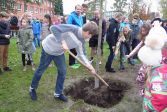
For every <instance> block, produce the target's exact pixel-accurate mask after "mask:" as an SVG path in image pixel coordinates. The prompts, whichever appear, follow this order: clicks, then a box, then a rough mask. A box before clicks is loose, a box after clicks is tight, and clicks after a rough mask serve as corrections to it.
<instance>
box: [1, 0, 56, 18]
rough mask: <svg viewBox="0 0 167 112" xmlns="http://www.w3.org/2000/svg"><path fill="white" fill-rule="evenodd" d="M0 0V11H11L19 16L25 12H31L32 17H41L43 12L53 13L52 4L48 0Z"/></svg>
mask: <svg viewBox="0 0 167 112" xmlns="http://www.w3.org/2000/svg"><path fill="white" fill-rule="evenodd" d="M25 1H26V0H0V11H2V10H4V11H7V12H13V13H14V14H15V15H17V16H18V17H21V15H23V14H24V13H25V12H31V13H32V15H33V17H36V18H39V19H42V18H43V16H44V15H45V14H50V15H52V16H53V15H54V8H53V7H54V6H53V3H52V2H50V0H29V1H30V2H25Z"/></svg>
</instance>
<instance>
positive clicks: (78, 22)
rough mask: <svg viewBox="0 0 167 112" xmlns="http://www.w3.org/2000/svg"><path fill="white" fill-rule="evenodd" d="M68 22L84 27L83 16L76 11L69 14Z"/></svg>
mask: <svg viewBox="0 0 167 112" xmlns="http://www.w3.org/2000/svg"><path fill="white" fill-rule="evenodd" d="M67 24H73V25H76V26H79V27H82V25H83V18H82V16H81V15H80V16H78V15H77V13H76V12H75V11H73V12H72V13H71V14H70V15H69V16H68V20H67Z"/></svg>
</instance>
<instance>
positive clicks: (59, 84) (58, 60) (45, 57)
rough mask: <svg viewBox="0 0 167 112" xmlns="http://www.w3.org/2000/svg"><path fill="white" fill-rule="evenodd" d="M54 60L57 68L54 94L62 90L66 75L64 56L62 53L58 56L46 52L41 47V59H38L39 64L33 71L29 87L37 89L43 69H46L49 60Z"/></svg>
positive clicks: (60, 92)
mask: <svg viewBox="0 0 167 112" xmlns="http://www.w3.org/2000/svg"><path fill="white" fill-rule="evenodd" d="M52 60H53V61H54V63H55V65H56V67H57V70H58V75H57V81H56V85H55V93H56V94H62V92H63V86H64V80H65V77H66V63H65V56H64V54H62V55H59V56H53V55H49V54H47V53H46V52H45V51H44V50H43V49H42V53H41V59H40V64H39V66H38V68H37V70H36V71H35V74H34V77H33V79H32V83H31V87H32V88H34V89H37V87H38V84H39V81H40V79H41V77H42V75H43V73H44V71H45V70H46V69H47V67H48V66H49V64H50V63H51V61H52Z"/></svg>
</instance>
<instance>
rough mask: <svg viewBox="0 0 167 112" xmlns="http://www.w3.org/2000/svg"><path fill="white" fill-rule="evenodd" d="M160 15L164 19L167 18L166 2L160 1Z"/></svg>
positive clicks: (165, 0)
mask: <svg viewBox="0 0 167 112" xmlns="http://www.w3.org/2000/svg"><path fill="white" fill-rule="evenodd" d="M159 3H160V7H161V13H162V14H163V17H164V18H167V0H160V2H159Z"/></svg>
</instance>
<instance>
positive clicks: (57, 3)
mask: <svg viewBox="0 0 167 112" xmlns="http://www.w3.org/2000/svg"><path fill="white" fill-rule="evenodd" d="M53 2H54V11H55V14H56V15H63V2H62V0H53Z"/></svg>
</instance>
